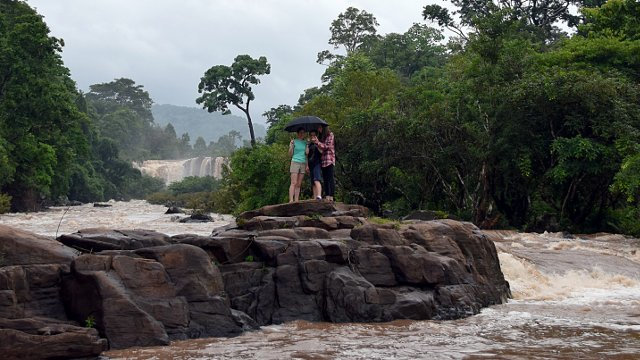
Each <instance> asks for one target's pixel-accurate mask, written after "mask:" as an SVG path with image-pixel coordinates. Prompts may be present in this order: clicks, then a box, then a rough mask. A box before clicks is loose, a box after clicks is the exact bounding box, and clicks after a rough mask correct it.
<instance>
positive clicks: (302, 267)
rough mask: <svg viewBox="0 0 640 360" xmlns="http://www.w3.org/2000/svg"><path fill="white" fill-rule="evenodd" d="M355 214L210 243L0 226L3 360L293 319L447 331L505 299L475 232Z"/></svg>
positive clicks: (246, 228)
mask: <svg viewBox="0 0 640 360" xmlns="http://www.w3.org/2000/svg"><path fill="white" fill-rule="evenodd" d="M366 216H367V210H366V209H365V208H362V207H359V206H350V205H343V204H331V203H326V202H315V201H312V202H301V203H296V204H284V205H275V206H268V207H265V208H262V209H258V210H255V211H252V212H248V213H244V214H241V215H240V216H239V217H238V219H237V223H236V224H231V225H229V226H226V227H224V228H221V229H218V230H216V231H214V233H213V234H212V235H211V236H207V237H205V236H198V235H188V234H184V235H176V236H173V237H169V236H167V235H164V234H161V233H157V232H154V231H141V230H137V231H132V230H129V231H124V230H123V231H118V230H107V229H88V230H83V231H79V232H77V233H74V234H68V235H63V236H61V237H60V238H58V239H57V241H56V240H53V239H50V238H46V237H41V236H37V235H34V234H31V233H27V232H22V231H19V230H15V229H12V228H10V227H0V253H1V254H3V255H2V259H1V260H2V267H1V268H0V353H2V354H7V356H10V357H28V358H46V357H86V356H92V355H97V354H99V353H100V352H101V351H103V350H105V349H106V348H107V347H110V348H126V347H131V346H148V345H163V344H168V343H169V342H170V341H171V340H176V339H188V338H198V337H210V336H233V335H236V334H240V333H241V332H243V331H247V330H251V329H255V328H257V327H258V326H261V325H267V324H276V323H282V322H286V321H291V320H310V321H329V322H381V321H389V320H394V319H420V320H421V319H454V318H460V317H464V316H469V315H472V314H475V313H477V312H478V311H479V310H480V309H481V308H482V307H485V306H488V305H492V304H497V303H501V302H503V301H505V300H506V298H507V297H508V296H509V286H508V283H507V282H506V281H505V280H504V277H503V275H502V272H501V271H500V266H499V261H498V257H497V253H496V249H495V246H494V244H493V242H492V241H490V240H489V239H488V238H487V237H486V236H485V235H484V234H483V233H482V232H481V231H480V230H478V229H477V228H476V227H475V226H474V225H472V224H469V223H463V222H457V221H453V220H435V221H409V222H405V223H390V224H382V225H381V224H374V223H371V222H370V221H369V220H368V219H367V218H366ZM87 326H90V327H87Z"/></svg>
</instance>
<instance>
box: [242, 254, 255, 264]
mask: <svg viewBox="0 0 640 360" xmlns="http://www.w3.org/2000/svg"><path fill="white" fill-rule="evenodd" d="M244 261H245V262H254V261H255V259H254V257H253V255H247V256H246V257H245V258H244Z"/></svg>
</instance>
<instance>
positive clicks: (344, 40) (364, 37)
mask: <svg viewBox="0 0 640 360" xmlns="http://www.w3.org/2000/svg"><path fill="white" fill-rule="evenodd" d="M378 25H379V24H378V20H376V18H375V17H374V16H373V15H372V14H370V13H368V12H366V11H364V10H362V11H361V10H358V9H356V8H354V7H348V8H347V10H345V12H343V13H340V14H339V15H338V18H337V19H335V20H333V22H331V26H330V27H329V30H330V31H331V38H329V44H330V45H333V48H334V49H338V48H340V46H344V49H345V51H346V52H347V55H348V54H351V53H353V52H354V51H356V50H357V49H358V48H359V47H360V46H361V45H362V44H363V43H365V42H366V41H368V40H370V39H372V38H375V37H376V31H377V30H376V26H378ZM343 58H344V56H342V55H337V54H333V53H332V52H331V51H329V50H323V51H320V52H319V53H318V58H317V61H316V62H317V63H318V64H325V63H327V64H328V65H331V64H335V63H337V62H339V61H340V60H341V59H343Z"/></svg>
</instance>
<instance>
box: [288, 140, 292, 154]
mask: <svg viewBox="0 0 640 360" xmlns="http://www.w3.org/2000/svg"><path fill="white" fill-rule="evenodd" d="M289 156H293V139H291V142H290V143H289Z"/></svg>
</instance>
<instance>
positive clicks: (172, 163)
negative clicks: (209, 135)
mask: <svg viewBox="0 0 640 360" xmlns="http://www.w3.org/2000/svg"><path fill="white" fill-rule="evenodd" d="M226 161H227V160H226V159H225V158H223V157H216V158H212V157H208V156H205V157H202V156H201V157H196V158H192V159H186V160H146V161H144V162H142V163H141V164H139V163H134V164H133V165H134V166H135V167H136V168H137V169H140V171H142V172H143V173H144V174H147V175H150V176H153V177H157V178H161V179H163V180H164V182H165V183H166V184H170V183H172V182H176V181H180V180H182V179H184V178H185V177H188V176H198V177H202V176H213V177H214V178H216V179H220V178H222V166H223V165H224V164H225V163H226Z"/></svg>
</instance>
